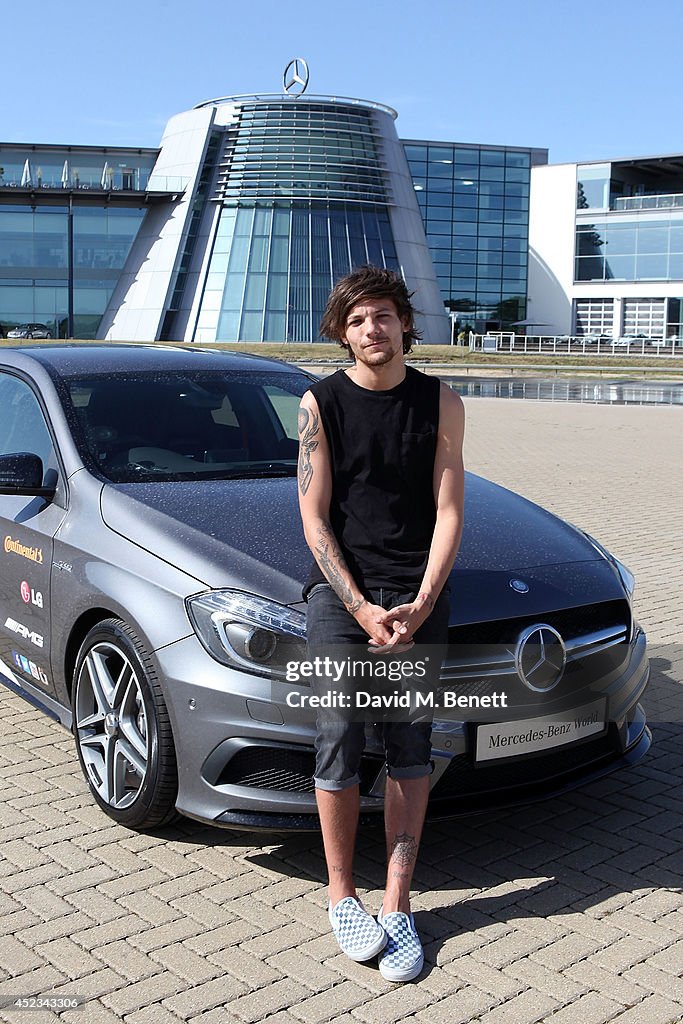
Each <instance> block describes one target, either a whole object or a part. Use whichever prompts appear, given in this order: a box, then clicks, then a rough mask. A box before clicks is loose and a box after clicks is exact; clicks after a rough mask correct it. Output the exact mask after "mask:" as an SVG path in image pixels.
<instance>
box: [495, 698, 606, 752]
mask: <svg viewBox="0 0 683 1024" xmlns="http://www.w3.org/2000/svg"><path fill="white" fill-rule="evenodd" d="M604 729H605V701H604V699H603V700H599V701H593V703H591V704H584V705H583V706H582V707H580V708H571V709H570V710H568V711H561V712H559V714H557V715H548V717H547V718H526V719H523V720H522V721H519V722H497V723H496V724H495V725H480V726H479V727H478V729H477V746H476V755H475V756H476V760H477V761H493V760H495V759H496V758H499V757H516V756H521V755H522V754H533V753H536V752H537V751H539V750H550V749H551V748H552V747H561V746H563V745H564V744H565V743H574V742H576V740H583V739H585V738H586V737H587V736H595V735H596V734H597V733H601V732H604Z"/></svg>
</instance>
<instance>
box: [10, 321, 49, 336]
mask: <svg viewBox="0 0 683 1024" xmlns="http://www.w3.org/2000/svg"><path fill="white" fill-rule="evenodd" d="M7 337H8V338H34V339H38V338H52V337H53V334H52V331H51V330H50V328H49V327H46V326H45V324H19V326H18V327H13V328H12V330H11V331H8V332H7Z"/></svg>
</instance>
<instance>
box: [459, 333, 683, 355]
mask: <svg viewBox="0 0 683 1024" xmlns="http://www.w3.org/2000/svg"><path fill="white" fill-rule="evenodd" d="M470 350H471V351H473V352H477V351H478V352H509V353H511V354H512V353H514V354H519V355H524V354H538V355H557V356H571V355H589V356H615V355H618V356H629V355H632V356H669V357H671V356H683V337H679V338H667V339H666V340H664V339H663V338H634V337H629V336H623V337H621V338H607V337H604V336H603V337H597V336H591V335H586V336H584V337H568V336H567V335H562V336H560V335H554V334H544V335H537V336H529V337H527V336H526V335H523V334H511V333H507V332H505V331H495V332H494V331H491V332H489V333H488V334H472V335H471V336H470Z"/></svg>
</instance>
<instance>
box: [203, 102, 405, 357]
mask: <svg viewBox="0 0 683 1024" xmlns="http://www.w3.org/2000/svg"><path fill="white" fill-rule="evenodd" d="M375 116H376V115H375V111H374V110H373V109H372V107H371V106H361V105H351V104H346V103H336V102H335V103H332V102H325V103H317V102H314V101H311V102H307V103H297V104H296V105H295V104H293V103H292V102H291V101H287V100H284V101H280V100H276V99H273V100H272V101H269V102H261V103H250V102H243V103H240V106H239V109H238V111H237V116H236V121H235V123H234V124H232V125H230V126H228V127H227V129H226V131H225V138H224V142H223V147H222V152H221V154H220V156H219V159H218V171H217V176H216V186H215V191H214V195H213V199H214V200H217V201H219V202H220V203H221V213H220V219H219V222H218V228H217V231H216V235H215V239H214V243H213V249H212V252H211V258H210V262H209V268H208V274H207V277H206V282H205V286H204V293H203V296H202V308H201V310H200V314H199V320H198V324H199V329H200V330H201V329H202V328H203V326H204V325H207V327H208V325H210V324H211V322H212V320H213V319H214V318H215V314H214V312H213V311H215V310H217V311H218V319H217V326H216V333H215V340H216V341H253V342H257V341H288V342H310V341H314V340H316V339H317V337H318V328H319V324H320V320H321V317H322V314H323V311H324V308H325V303H326V301H327V297H328V295H329V293H330V289H331V288H332V287H333V285H334V283H335V282H336V281H337V280H338V279H339V278H340V277H342V276H343V275H344V274H347V273H348V272H349V271H350V270H351V269H353V268H354V267H358V266H361V265H362V264H364V263H374V264H377V265H378V266H382V267H391V268H395V269H397V268H398V261H397V256H396V247H395V244H394V239H393V234H392V230H391V224H390V220H389V213H388V209H387V206H388V202H389V200H388V196H387V188H386V172H385V170H384V166H383V158H382V146H381V139H380V131H379V129H378V127H377V125H376V123H375ZM385 116H386V112H385Z"/></svg>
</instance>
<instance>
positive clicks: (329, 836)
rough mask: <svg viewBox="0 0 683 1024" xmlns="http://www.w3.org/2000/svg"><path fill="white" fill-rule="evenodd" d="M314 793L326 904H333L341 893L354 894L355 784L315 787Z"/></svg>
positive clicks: (342, 895)
mask: <svg viewBox="0 0 683 1024" xmlns="http://www.w3.org/2000/svg"><path fill="white" fill-rule="evenodd" d="M315 796H316V800H317V803H318V814H319V815H320V825H321V828H322V833H323V845H324V847H325V860H326V861H327V874H328V877H329V883H328V884H329V893H330V905H331V906H335V905H336V904H337V903H338V902H339V900H343V899H344V897H345V896H355V895H356V886H355V884H354V881H353V854H354V850H355V846H356V830H357V828H358V811H359V806H360V797H359V787H358V786H349V787H348V788H347V789H341V790H335V791H333V792H332V791H329V790H326V789H316V791H315Z"/></svg>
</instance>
